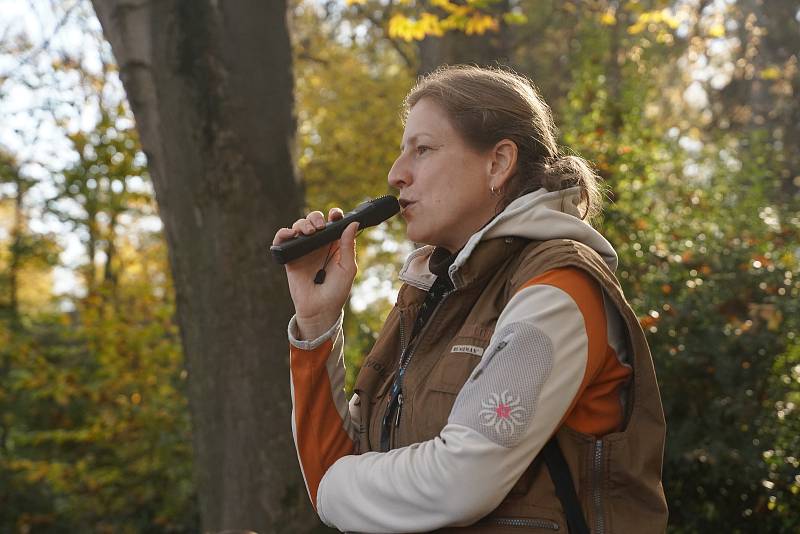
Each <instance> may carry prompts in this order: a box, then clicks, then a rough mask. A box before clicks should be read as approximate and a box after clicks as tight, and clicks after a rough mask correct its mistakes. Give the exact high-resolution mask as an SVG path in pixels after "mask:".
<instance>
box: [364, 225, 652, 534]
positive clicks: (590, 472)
mask: <svg viewBox="0 0 800 534" xmlns="http://www.w3.org/2000/svg"><path fill="white" fill-rule="evenodd" d="M559 267H577V268H580V269H582V270H584V271H585V272H587V273H588V274H589V275H591V276H592V277H593V278H594V279H595V280H596V281H597V282H598V283H599V284H600V286H601V287H602V288H603V290H604V291H605V294H606V296H607V297H608V298H609V299H610V301H611V302H612V303H613V304H614V305H615V306H616V308H617V309H618V310H619V313H620V315H621V317H622V318H623V320H624V322H625V323H626V325H627V329H628V334H629V354H631V355H632V358H631V360H632V361H631V362H630V363H631V364H632V367H633V379H632V384H631V386H630V387H629V391H628V397H627V414H626V424H625V427H624V430H622V431H620V432H615V433H612V434H607V435H606V436H603V437H602V438H601V439H595V437H594V436H591V435H587V434H582V433H580V432H577V431H574V430H572V429H570V428H567V427H566V426H564V425H562V426H561V428H559V430H558V431H557V433H556V436H557V439H558V443H559V445H560V447H561V450H562V451H563V453H564V456H565V458H566V461H567V464H568V466H569V469H570V472H571V474H572V478H573V480H574V482H575V489H576V492H577V494H578V498H579V500H580V502H581V507H582V509H583V513H584V516H585V518H586V522H587V524H588V525H589V528H590V529H591V531H592V532H593V533H594V534H602V533H620V534H625V533H629V532H630V533H634V532H635V533H645V532H648V533H649V532H664V530H665V529H666V523H667V505H666V500H665V498H664V492H663V489H662V486H661V465H662V460H663V452H664V435H665V422H664V414H663V410H662V407H661V398H660V395H659V392H658V384H657V383H656V377H655V371H654V368H653V361H652V358H651V356H650V350H649V348H648V346H647V342H646V340H645V336H644V333H643V332H642V329H641V327H640V326H639V322H638V319H637V317H636V315H635V314H634V312H633V310H632V309H631V308H630V306H629V305H628V303H627V302H626V300H625V297H624V296H623V294H622V290H621V288H620V285H619V282H618V281H617V279H616V277H615V276H614V274H613V273H612V272H611V270H610V269H609V268H608V266H607V265H606V264H605V262H604V261H603V260H602V258H600V257H599V255H598V254H597V253H596V252H595V251H593V250H592V249H591V248H589V247H587V246H586V245H583V244H581V243H578V242H575V241H570V240H552V241H545V242H531V241H527V240H524V239H519V238H497V239H491V240H487V241H485V242H482V243H480V244H479V245H478V247H477V248H476V249H475V251H474V252H473V253H472V255H471V256H470V258H469V260H468V261H467V263H466V264H465V265H464V266H463V267H462V268H461V269H460V270H459V273H460V279H459V281H458V282H459V283H458V286H459V287H458V289H457V290H456V291H454V292H453V293H451V294H450V295H448V296H447V297H445V299H444V300H443V301H442V302H441V303H440V305H439V307H438V308H437V310H436V311H435V312H434V314H433V315H432V317H431V318H430V319H429V321H428V323H427V325H426V326H425V328H424V330H423V331H422V332H421V334H420V336H419V339H418V341H417V342H416V345H417V346H416V347H415V348H414V352H413V356H412V359H411V361H410V363H409V365H408V367H407V368H406V373H405V377H404V381H403V392H404V398H405V400H404V403H403V410H402V412H401V416H400V419H399V421H398V425H397V426H396V427H395V426H394V425H392V428H393V429H394V430H393V432H392V448H398V447H403V446H406V445H410V444H412V443H418V442H421V441H426V440H429V439H432V438H434V437H436V436H437V435H438V434H439V432H440V431H441V430H442V429H443V428H444V426H445V425H446V424H447V418H448V416H449V414H450V411H451V409H452V407H453V403H454V402H455V399H456V395H457V394H458V392H459V391H460V390H461V387H462V386H463V385H464V383H465V382H466V380H467V378H468V377H469V375H470V373H471V372H472V370H473V369H474V367H475V366H476V365H477V364H478V362H479V361H480V357H479V356H471V355H465V354H463V353H459V354H454V353H452V352H451V351H450V349H451V348H452V347H453V346H454V345H472V346H480V347H483V348H485V347H486V346H487V345H488V344H489V339H490V338H491V336H492V332H493V331H494V327H495V323H496V322H497V318H498V317H499V316H500V312H501V311H502V310H503V308H504V307H505V305H506V303H507V302H508V301H509V299H510V298H511V297H512V296H513V295H514V293H515V291H516V290H517V289H518V288H519V287H521V286H522V284H524V283H525V282H527V281H528V280H530V279H531V278H533V277H534V276H537V275H539V274H542V273H544V272H546V271H549V270H551V269H555V268H559ZM425 294H426V292H425V291H422V290H420V289H417V288H414V287H412V286H409V285H404V286H403V287H402V288H401V289H400V293H399V294H398V298H397V304H396V306H395V307H394V309H393V310H392V311H391V313H390V314H389V316H388V318H387V319H386V323H385V324H384V327H383V330H382V331H381V334H380V336H379V338H378V340H377V342H376V343H375V346H374V347H373V349H372V351H371V352H370V353H369V355H368V356H367V358H366V359H365V361H364V364H363V366H362V368H361V372H360V373H359V375H358V379H357V380H356V385H355V391H356V393H358V394H359V396H360V399H361V400H360V407H361V421H362V422H363V427H362V429H361V434H360V440H359V441H360V442H359V445H358V450H359V452H367V451H376V450H380V436H381V422H382V419H383V416H384V413H385V411H386V405H387V403H388V401H389V397H390V395H388V394H387V393H388V391H389V389H390V387H391V384H392V381H393V380H394V376H395V374H396V372H397V368H398V363H399V357H400V352H401V350H402V344H404V343H406V342H407V340H406V339H405V338H407V337H408V336H409V334H410V331H411V327H412V325H413V324H414V319H415V317H416V315H417V312H418V310H419V307H420V305H421V304H422V302H423V300H424V298H425ZM506 531H507V532H553V531H560V532H567V524H566V520H565V517H564V513H563V510H562V508H561V504H560V502H559V500H558V498H557V497H556V495H555V489H554V486H553V482H552V481H551V479H550V476H549V473H548V471H547V468H546V467H545V465H544V463H543V461H542V458H541V455H539V456H538V457H537V458H535V459H534V461H533V462H532V463H531V465H530V467H529V468H528V469H527V470H526V472H525V473H524V474H523V475H522V477H521V478H520V480H519V481H518V482H517V484H516V485H515V486H514V487H513V488H512V490H511V492H510V493H509V494H508V496H507V497H506V498H505V500H504V501H503V502H502V503H501V504H500V506H498V507H497V509H495V510H494V511H493V512H492V513H490V514H489V515H488V516H486V517H485V518H483V519H482V520H480V521H478V522H477V523H475V524H474V525H471V526H469V527H462V528H448V529H443V530H440V531H439V532H453V533H490V532H506Z"/></svg>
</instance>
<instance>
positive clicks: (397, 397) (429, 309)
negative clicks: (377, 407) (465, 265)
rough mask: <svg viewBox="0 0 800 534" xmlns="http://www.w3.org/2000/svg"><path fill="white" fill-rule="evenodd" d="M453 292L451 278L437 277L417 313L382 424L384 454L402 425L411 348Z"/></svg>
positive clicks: (382, 448) (382, 449) (401, 357)
mask: <svg viewBox="0 0 800 534" xmlns="http://www.w3.org/2000/svg"><path fill="white" fill-rule="evenodd" d="M452 290H453V283H452V282H451V281H450V277H449V276H437V277H436V280H435V281H434V282H433V285H432V286H431V288H430V289H429V290H428V294H427V295H425V300H424V301H423V302H422V306H421V307H420V309H419V313H417V319H416V320H415V321H414V328H413V329H412V330H411V339H409V341H408V344H407V345H406V347H405V349H404V350H403V352H402V354H401V355H400V363H399V369H398V371H397V375H396V376H395V378H394V382H392V389H391V393H390V394H391V397H390V400H389V404H387V405H386V413H384V415H383V420H382V422H381V451H383V452H386V451H388V450H389V446H390V443H389V438H390V436H391V430H392V425H394V426H397V425H398V424H399V423H400V413H401V411H402V409H403V376H404V375H405V373H406V367H407V366H408V364H409V362H410V360H411V352H412V351H411V347H412V346H413V345H414V341H415V338H416V337H417V335H419V333H420V332H422V328H423V327H424V326H425V324H426V323H427V322H428V320H429V319H430V318H431V315H433V311H434V310H435V309H436V308H437V306H439V303H440V302H441V301H442V299H444V297H445V295H447V294H448V293H449V292H450V291H452Z"/></svg>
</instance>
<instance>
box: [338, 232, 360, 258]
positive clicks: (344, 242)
mask: <svg viewBox="0 0 800 534" xmlns="http://www.w3.org/2000/svg"><path fill="white" fill-rule="evenodd" d="M357 231H358V223H357V222H352V223H350V224H349V225H347V228H345V229H344V232H342V237H341V238H340V239H339V250H340V251H341V256H340V261H341V264H342V267H344V268H345V269H350V268H351V266H352V267H356V268H357V266H356V232H357Z"/></svg>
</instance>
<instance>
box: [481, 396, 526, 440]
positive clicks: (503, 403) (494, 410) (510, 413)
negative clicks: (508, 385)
mask: <svg viewBox="0 0 800 534" xmlns="http://www.w3.org/2000/svg"><path fill="white" fill-rule="evenodd" d="M481 406H483V410H481V411H480V412H479V413H478V415H479V416H480V418H481V424H482V425H485V426H491V427H494V430H495V432H498V433H508V434H510V435H513V434H514V428H515V427H517V426H519V425H521V424H522V422H523V421H522V416H523V414H524V413H525V408H523V407H522V406H520V403H519V398H515V397H514V396H513V395H511V394H510V393H509V392H508V390H505V391H503V393H501V394H500V395H498V394H497V393H490V394H489V398H488V399H487V400H485V401H483V402H481Z"/></svg>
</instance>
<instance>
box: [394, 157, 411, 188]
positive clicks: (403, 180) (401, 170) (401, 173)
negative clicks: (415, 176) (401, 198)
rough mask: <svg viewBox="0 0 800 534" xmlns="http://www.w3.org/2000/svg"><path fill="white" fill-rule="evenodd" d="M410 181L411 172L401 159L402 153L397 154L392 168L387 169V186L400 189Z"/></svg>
mask: <svg viewBox="0 0 800 534" xmlns="http://www.w3.org/2000/svg"><path fill="white" fill-rule="evenodd" d="M410 182H411V174H410V172H409V170H408V166H407V165H406V164H405V163H404V161H403V155H402V154H401V155H399V156H398V157H397V159H396V160H394V163H393V164H392V168H391V169H389V186H390V187H393V188H395V189H401V188H402V187H405V186H407V185H408V184H409V183H410Z"/></svg>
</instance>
